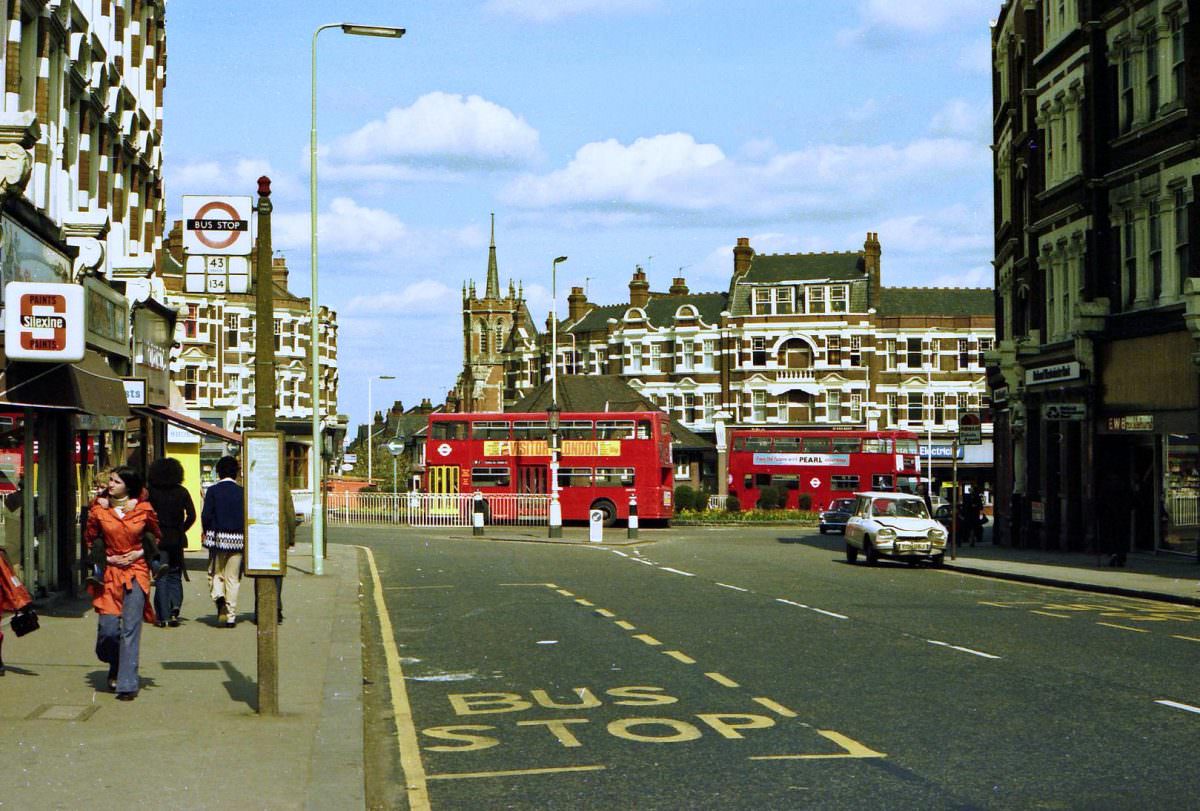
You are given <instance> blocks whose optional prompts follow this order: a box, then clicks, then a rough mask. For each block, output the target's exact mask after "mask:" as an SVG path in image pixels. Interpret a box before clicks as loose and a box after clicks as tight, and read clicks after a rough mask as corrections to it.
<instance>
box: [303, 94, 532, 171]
mask: <svg viewBox="0 0 1200 811" xmlns="http://www.w3.org/2000/svg"><path fill="white" fill-rule="evenodd" d="M538 141H539V138H538V132H537V130H535V129H534V128H533V127H531V126H530V125H529V124H528V123H527V122H526V121H525V119H524V118H522V117H520V116H519V115H517V114H515V113H513V112H512V111H511V110H509V109H507V108H505V107H502V106H500V105H498V104H496V103H494V102H491V101H488V100H487V99H484V98H482V97H480V96H476V95H471V96H463V95H459V94H454V93H443V92H441V91H436V92H433V93H426V94H425V95H423V96H421V97H420V98H419V99H417V100H416V101H414V102H413V103H412V104H411V105H409V106H408V107H395V108H393V109H391V110H390V111H388V113H387V115H385V116H384V117H383V118H382V119H379V120H375V121H372V122H370V123H369V124H366V125H365V126H363V127H361V128H360V129H358V130H357V131H355V132H353V133H351V134H349V135H346V136H344V137H342V138H338V139H337V140H336V141H334V142H333V144H332V145H331V147H330V148H329V149H328V150H327V151H326V150H325V149H322V154H323V155H325V156H326V159H327V160H328V162H329V163H330V164H381V163H389V162H397V163H402V164H412V165H433V166H449V167H455V168H462V169H495V168H511V167H520V166H523V165H526V164H528V163H530V162H531V161H533V160H534V159H536V158H537V156H538V154H539V144H538Z"/></svg>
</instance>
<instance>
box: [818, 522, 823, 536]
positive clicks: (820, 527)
mask: <svg viewBox="0 0 1200 811" xmlns="http://www.w3.org/2000/svg"><path fill="white" fill-rule="evenodd" d="M817 531H818V532H820V533H821V534H822V535H824V534H825V525H824V524H822V525H821V526H819V527H817Z"/></svg>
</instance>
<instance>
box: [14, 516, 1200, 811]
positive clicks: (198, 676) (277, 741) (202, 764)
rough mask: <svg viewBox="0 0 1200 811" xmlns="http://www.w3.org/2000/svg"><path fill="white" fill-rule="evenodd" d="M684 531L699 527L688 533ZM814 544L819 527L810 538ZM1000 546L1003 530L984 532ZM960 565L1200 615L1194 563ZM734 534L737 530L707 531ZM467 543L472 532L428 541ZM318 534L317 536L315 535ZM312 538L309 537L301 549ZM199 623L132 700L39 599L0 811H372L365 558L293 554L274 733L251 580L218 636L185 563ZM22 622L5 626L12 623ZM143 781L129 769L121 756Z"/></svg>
mask: <svg viewBox="0 0 1200 811" xmlns="http://www.w3.org/2000/svg"><path fill="white" fill-rule="evenodd" d="M678 529H679V531H680V532H681V533H687V532H689V531H696V530H697V529H698V528H695V527H679V528H678ZM801 529H805V530H809V529H811V530H812V531H814V532H815V527H813V528H803V527H802V528H801ZM987 530H990V527H988V528H987ZM987 530H985V536H984V543H982V544H980V545H979V546H976V547H969V546H968V547H965V548H962V549H959V550H958V555H957V558H956V559H955V560H950V559H949V558H947V560H946V566H947V568H951V569H954V570H957V571H961V572H965V573H970V574H976V575H982V576H986V577H998V578H1004V579H1009V580H1020V581H1025V582H1032V583H1040V584H1044V585H1052V586H1060V587H1064V588H1070V589H1080V590H1086V591H1094V592H1101V593H1107V594H1118V595H1124V596H1132V597H1143V598H1148V599H1154V600H1162V601H1167V602H1172V603H1183V604H1188V605H1200V587H1198V580H1200V565H1197V563H1196V559H1195V558H1190V557H1189V558H1185V557H1176V556H1155V555H1147V554H1136V553H1135V554H1131V555H1130V556H1129V559H1128V564H1127V566H1126V567H1125V568H1111V567H1108V566H1106V565H1102V564H1103V563H1104V561H1102V560H1100V559H1098V558H1097V557H1096V556H1094V555H1083V554H1078V553H1059V552H1044V551H1040V550H1032V549H1010V548H1006V547H998V546H993V545H991V543H990V534H989V533H987ZM703 531H706V532H708V531H732V532H736V528H732V527H730V528H721V529H714V528H710V527H705V528H703ZM662 532H663V531H662V530H642V531H641V533H640V537H639V538H638V539H629V538H627V537H626V532H625V530H624V528H619V529H609V530H606V531H605V533H604V535H605V537H604V543H605V545H607V546H615V545H622V546H624V545H630V544H640V543H653V542H654V540H655V539H656V537H658V538H661V537H663V536H662V534H661V533H662ZM430 534H436V535H445V536H446V537H452V538H470V537H472V535H471V531H470V530H469V529H467V530H462V529H454V530H430ZM304 535H307V532H306V531H305V532H304ZM302 537H303V536H302ZM485 540H486V541H490V542H497V541H499V542H511V543H530V542H536V543H559V544H572V545H574V544H587V543H589V539H588V531H587V529H586V528H581V527H565V528H564V532H563V538H562V539H557V540H551V539H548V538H547V537H546V535H545V529H544V528H503V527H495V528H493V527H489V528H488V529H487V534H486V535H485ZM187 563H188V570H189V573H190V576H191V580H190V581H189V582H185V583H184V591H185V598H184V607H183V617H184V623H183V625H182V626H181V627H179V628H156V627H154V626H153V625H147V626H146V627H145V628H144V629H143V637H142V661H141V669H140V675H141V679H142V690H141V693H140V695H139V696H138V698H137V700H135V701H133V702H128V703H126V702H118V701H117V700H116V698H115V696H114V695H113V694H112V693H109V692H108V691H107V689H106V687H105V684H104V681H105V675H106V668H105V666H104V665H102V664H101V663H100V662H99V661H97V660H96V659H95V657H94V654H93V648H94V644H95V635H96V618H95V615H94V613H93V612H92V610H91V604H90V602H88V601H87V600H86V599H67V598H55V599H51V600H48V601H40V604H39V614H40V617H41V626H42V627H41V628H40V629H39V630H38V631H36V632H34V633H32V634H29V635H27V636H25V637H23V638H20V639H17V638H16V637H15V636H14V635H13V634H11V633H7V634H6V635H5V645H4V657H5V663H6V665H7V672H6V673H5V675H3V676H0V763H2V764H3V767H0V809H10V808H12V809H25V808H35V807H36V808H39V809H57V808H62V809H67V808H75V807H78V806H79V805H81V804H87V805H96V804H97V803H101V804H103V805H110V806H111V805H115V804H116V803H119V802H123V801H124V800H125V799H126V797H127V796H128V795H129V794H131V793H132V794H134V795H135V796H142V797H144V798H147V799H150V800H151V801H152V802H153V804H154V805H156V806H160V807H172V808H184V809H209V808H211V809H220V811H236V809H241V808H246V809H360V808H363V807H364V806H365V802H366V800H365V791H364V771H363V768H364V767H363V760H364V758H363V729H364V728H363V671H362V651H363V648H362V645H363V635H362V616H363V611H364V609H365V608H366V606H365V605H364V604H363V603H362V601H361V600H362V598H361V597H360V594H359V570H358V551H357V550H356V549H355V548H354V547H352V546H344V545H339V544H334V545H331V546H330V547H329V557H328V558H327V560H326V563H325V576H323V577H314V576H312V574H311V571H312V569H311V567H312V553H311V547H310V546H309V545H308V544H307V543H299V544H297V546H296V547H295V548H294V549H293V550H291V551H290V553H289V558H288V576H287V578H286V579H285V585H284V591H283V603H284V610H285V620H284V622H283V624H282V625H281V626H280V629H279V670H278V672H279V700H278V704H279V708H280V714H279V715H278V716H276V717H260V716H259V715H258V714H257V712H256V705H257V686H256V685H257V637H256V628H255V625H254V624H253V623H252V622H250V621H249V619H250V616H251V615H252V613H253V610H254V606H253V603H254V601H253V592H254V584H253V580H252V579H250V578H247V579H246V581H244V583H243V590H242V598H241V603H242V605H241V606H239V611H240V613H241V616H242V617H243V621H242V622H241V623H240V624H239V625H238V626H237V627H236V628H233V629H226V628H218V627H216V624H215V623H216V612H215V608H214V607H213V604H212V602H211V601H210V600H209V599H208V592H207V578H206V576H205V574H204V566H205V553H204V552H202V551H199V550H196V551H192V552H190V553H189V554H188V556H187ZM9 619H10V617H8V616H6V617H5V625H6V626H7V621H8V620H9ZM116 757H122V758H124V759H126V760H127V762H128V763H129V766H128V767H126V768H123V769H121V770H120V771H116V770H114V769H113V763H114V758H116Z"/></svg>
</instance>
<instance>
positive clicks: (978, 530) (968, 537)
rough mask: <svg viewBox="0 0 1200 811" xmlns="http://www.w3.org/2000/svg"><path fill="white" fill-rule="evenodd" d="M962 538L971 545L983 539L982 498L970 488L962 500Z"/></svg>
mask: <svg viewBox="0 0 1200 811" xmlns="http://www.w3.org/2000/svg"><path fill="white" fill-rule="evenodd" d="M962 522H963V536H964V537H963V540H965V541H967V542H969V543H970V544H971V546H974V545H975V542H976V541H982V540H983V499H982V498H980V496H979V493H977V492H976V491H975V489H974V488H971V489H970V490H968V491H967V492H966V493H964V494H963V500H962Z"/></svg>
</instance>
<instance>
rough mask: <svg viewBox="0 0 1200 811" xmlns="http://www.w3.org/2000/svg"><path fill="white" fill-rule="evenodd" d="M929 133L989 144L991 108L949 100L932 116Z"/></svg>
mask: <svg viewBox="0 0 1200 811" xmlns="http://www.w3.org/2000/svg"><path fill="white" fill-rule="evenodd" d="M929 131H930V132H931V133H933V134H934V135H937V136H944V137H951V138H968V139H971V140H978V141H981V142H983V143H990V142H991V108H990V107H988V106H987V105H984V104H971V103H970V102H967V101H964V100H963V99H951V100H950V101H949V102H947V103H946V105H945V106H944V107H942V109H940V110H938V111H937V113H935V114H934V116H933V120H932V121H931V122H930V124H929Z"/></svg>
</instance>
